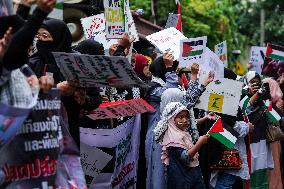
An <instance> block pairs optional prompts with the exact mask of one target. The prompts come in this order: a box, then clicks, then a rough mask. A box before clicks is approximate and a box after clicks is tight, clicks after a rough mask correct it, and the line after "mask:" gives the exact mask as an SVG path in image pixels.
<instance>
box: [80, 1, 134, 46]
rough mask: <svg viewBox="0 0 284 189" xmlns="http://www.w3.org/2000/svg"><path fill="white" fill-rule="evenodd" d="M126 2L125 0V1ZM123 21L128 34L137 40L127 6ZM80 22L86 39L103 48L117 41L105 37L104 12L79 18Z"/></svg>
mask: <svg viewBox="0 0 284 189" xmlns="http://www.w3.org/2000/svg"><path fill="white" fill-rule="evenodd" d="M125 2H127V1H125ZM125 16H126V17H125V21H126V23H127V25H126V26H127V27H126V32H128V35H129V36H130V37H131V38H133V39H135V41H138V40H139V37H138V33H137V30H136V27H135V23H134V20H133V18H132V15H131V12H130V9H129V6H127V9H126V15H125ZM81 24H82V27H83V30H84V34H85V37H86V39H93V40H96V41H98V42H100V43H102V44H103V46H104V48H105V49H109V47H110V46H111V45H112V44H115V43H117V39H107V38H106V32H105V28H106V27H105V24H106V22H105V16H104V14H103V13H102V14H97V15H94V16H90V17H86V18H82V19H81Z"/></svg>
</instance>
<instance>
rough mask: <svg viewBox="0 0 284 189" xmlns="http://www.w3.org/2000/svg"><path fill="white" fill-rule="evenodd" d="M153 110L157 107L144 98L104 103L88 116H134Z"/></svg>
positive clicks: (102, 117)
mask: <svg viewBox="0 0 284 189" xmlns="http://www.w3.org/2000/svg"><path fill="white" fill-rule="evenodd" d="M150 111H151V112H152V111H155V109H154V108H153V107H152V106H151V105H150V104H148V103H147V102H146V101H145V100H143V99H142V98H137V99H131V100H122V101H116V102H109V103H103V104H101V105H100V106H99V107H98V108H96V109H95V110H93V111H92V112H90V113H89V115H88V117H89V118H91V119H93V120H96V119H109V118H119V117H128V116H134V115H136V114H139V113H145V112H150Z"/></svg>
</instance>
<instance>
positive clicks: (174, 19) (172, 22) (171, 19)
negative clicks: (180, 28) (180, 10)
mask: <svg viewBox="0 0 284 189" xmlns="http://www.w3.org/2000/svg"><path fill="white" fill-rule="evenodd" d="M179 16H180V14H174V13H169V16H168V20H167V23H166V26H165V28H170V27H174V28H176V27H177V23H178V19H179Z"/></svg>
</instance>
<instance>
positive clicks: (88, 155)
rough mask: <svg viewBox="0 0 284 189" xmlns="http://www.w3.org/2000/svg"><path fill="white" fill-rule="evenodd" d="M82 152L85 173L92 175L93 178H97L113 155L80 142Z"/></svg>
mask: <svg viewBox="0 0 284 189" xmlns="http://www.w3.org/2000/svg"><path fill="white" fill-rule="evenodd" d="M80 154H81V164H82V168H83V170H84V173H85V175H88V176H91V177H93V179H96V176H97V175H99V174H100V172H101V170H102V169H103V168H104V167H105V166H106V165H107V164H108V162H109V161H110V160H111V159H112V156H111V155H109V154H107V153H105V152H103V151H102V150H100V149H98V148H96V147H92V146H90V145H87V144H85V143H80Z"/></svg>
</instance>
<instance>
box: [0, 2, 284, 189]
mask: <svg viewBox="0 0 284 189" xmlns="http://www.w3.org/2000/svg"><path fill="white" fill-rule="evenodd" d="M32 3H34V2H33V1H31V0H23V1H21V2H18V3H15V2H14V4H12V0H1V1H0V188H8V189H35V188H42V189H51V188H54V189H55V188H56V189H57V188H58V189H61V188H66V189H67V188H68V189H71V188H72V189H75V188H78V189H83V188H84V189H85V188H96V189H100V188H101V189H108V188H120V189H126V188H141V189H213V188H214V189H283V165H282V163H283V162H284V160H283V156H282V149H283V147H284V144H283V138H284V134H283V128H284V127H283V123H284V122H283V121H284V119H283V118H284V114H283V113H284V106H283V105H284V103H283V98H284V97H283V92H284V74H280V76H279V77H278V78H272V77H265V76H263V75H261V74H260V73H257V72H256V71H248V72H247V73H246V74H245V75H243V76H238V75H236V74H235V73H234V72H233V71H232V70H230V69H228V68H226V67H224V73H222V75H223V77H222V79H220V80H219V79H218V80H216V77H217V76H216V72H214V70H212V71H208V72H206V74H205V75H204V77H202V79H201V77H200V70H201V65H200V64H199V63H197V62H196V63H193V64H191V65H190V66H189V67H188V68H180V66H179V59H177V58H175V57H174V55H173V54H172V53H170V52H166V53H159V52H158V49H157V48H154V47H151V48H149V49H148V51H147V52H148V53H147V54H140V53H138V52H137V51H136V50H135V49H133V48H132V44H133V42H134V39H132V37H131V36H129V35H128V34H127V33H125V34H124V35H123V36H122V37H121V38H120V39H117V40H116V42H115V43H114V44H112V45H111V46H110V47H109V48H108V49H106V48H105V47H104V45H103V44H101V43H100V42H98V41H96V40H93V39H86V40H83V41H81V42H79V43H78V44H77V45H75V46H72V35H71V33H70V31H69V29H68V27H67V25H66V23H64V22H63V21H61V20H57V19H51V18H47V16H48V14H49V13H50V12H51V11H52V10H53V8H54V6H55V4H56V0H37V1H36V5H37V7H36V8H35V9H33V10H32V11H31V10H30V9H31V7H30V6H31V5H32ZM53 52H57V53H58V52H59V53H61V54H59V55H60V56H61V55H64V56H61V59H60V61H58V58H56V56H55V55H58V54H52V53H53ZM106 52H107V53H106ZM64 53H67V54H64ZM89 55H91V56H89ZM70 57H72V58H70ZM88 57H91V58H88ZM92 57H93V58H92ZM94 57H95V58H94ZM100 57H103V58H100ZM108 57H109V59H108ZM125 57H127V59H126V58H125ZM115 58H117V59H115ZM119 58H121V61H122V63H121V62H119V61H117V62H115V61H113V60H120V59H119ZM71 59H72V60H73V59H74V60H73V62H71V61H69V62H68V60H71ZM91 60H92V61H93V60H96V61H93V62H92V63H91V64H95V63H96V64H98V65H103V64H110V63H112V64H117V65H120V64H122V65H123V64H129V65H127V66H125V67H123V66H121V68H120V67H119V68H118V66H116V65H114V66H113V67H112V66H111V65H108V66H105V67H104V66H102V67H101V68H104V69H100V70H99V69H97V68H95V67H96V66H95V65H93V68H94V70H96V73H91V70H88V67H87V66H86V67H85V66H84V65H87V64H89V62H88V61H91ZM84 61H86V62H87V63H86V62H84ZM85 63H86V64H85ZM60 64H61V65H60ZM64 64H65V65H64ZM68 64H70V65H68ZM71 64H76V65H77V68H80V69H82V70H83V71H82V72H84V73H86V75H88V74H89V78H87V77H86V78H85V81H86V82H87V81H88V82H89V81H90V83H95V84H96V82H97V83H99V81H102V78H103V77H104V76H106V75H107V74H105V73H103V72H104V71H105V72H110V71H109V70H112V71H113V72H114V73H116V72H115V69H117V70H116V71H117V73H116V74H117V75H119V74H121V73H125V74H126V75H127V74H128V75H132V78H134V79H133V80H135V82H138V79H135V78H139V82H141V83H143V85H145V86H146V87H145V86H143V87H141V86H137V85H136V86H135V85H131V86H126V85H124V86H122V87H119V85H117V86H115V85H112V86H111V85H110V86H108V84H107V83H104V84H102V82H101V83H100V85H97V86H96V85H93V86H86V85H81V84H82V83H80V82H77V80H76V78H75V76H74V78H75V80H71V79H70V78H66V73H68V71H69V70H67V71H66V70H63V68H66V69H67V68H68V69H69V68H70V67H72V66H71ZM73 68H75V66H74V65H73ZM83 68H84V69H83ZM122 68H123V69H125V70H124V71H121V69H122ZM129 68H131V69H130V70H129ZM70 69H71V68H70ZM123 69H122V70H123ZM74 70H75V69H74ZM118 70H119V71H118ZM69 72H70V71H69ZM75 72H76V70H75V71H74V74H76V73H75ZM78 72H79V71H78ZM80 73H81V72H80ZM96 74H97V75H96ZM78 75H80V74H78ZM120 76H121V77H123V74H122V75H120ZM79 77H81V76H78V78H79ZM94 77H96V79H97V80H96V81H95V79H94ZM218 77H219V76H218ZM78 78H77V79H78ZM98 78H100V79H101V80H99V79H98ZM109 79H110V80H111V79H112V81H114V80H115V79H114V78H109ZM120 81H121V82H122V81H123V82H124V81H125V79H123V78H122V79H121V80H119V82H120ZM118 84H119V83H118ZM120 84H121V83H120ZM224 86H225V87H224ZM232 86H236V87H232ZM237 88H238V89H239V90H238V89H237ZM218 90H219V91H218ZM230 90H231V91H230ZM213 93H214V94H213ZM238 94H239V96H238ZM228 99H229V101H228ZM232 99H233V100H232ZM219 102H222V103H221V104H220V103H219ZM135 103H138V104H139V103H140V105H139V107H137V108H133V109H132V110H131V106H133V107H135V105H133V104H135ZM123 104H128V105H127V106H129V107H128V108H129V109H130V110H131V111H132V114H131V115H129V114H128V113H125V112H127V111H125V110H127V108H125V107H126V105H125V106H124V105H123ZM131 104H132V105H131ZM142 104H143V106H142ZM202 104H203V105H204V106H202ZM234 104H235V105H234ZM136 105H137V104H136ZM115 107H116V108H117V109H115ZM147 107H148V109H147ZM203 107H206V108H203ZM119 108H121V109H119ZM143 108H144V110H145V109H147V110H145V111H144V112H142V110H141V112H139V111H140V109H143ZM129 109H128V110H129ZM149 109H151V110H149ZM130 110H129V111H130ZM106 112H110V113H108V114H107V113H106ZM133 112H134V113H133ZM95 113H96V114H95ZM111 113H112V114H111ZM115 114H119V116H114V115H115ZM111 115H112V116H113V117H112V116H111ZM95 116H97V117H99V116H101V118H100V119H96V118H94V117H95ZM102 116H106V118H102ZM108 116H109V117H108ZM136 127H137V128H138V129H136ZM123 129H124V130H123ZM127 129H128V130H127ZM129 129H132V130H131V131H130V130H129ZM120 131H123V132H125V133H126V132H128V134H125V133H124V134H125V135H123V133H122V132H120ZM129 133H130V134H129ZM86 146H87V147H86ZM86 149H87V150H86ZM88 149H89V150H88ZM129 154H132V155H129ZM107 160H108V161H107ZM107 173H108V174H109V175H108V176H106V175H107ZM104 178H108V179H109V180H103V179H104Z"/></svg>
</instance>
